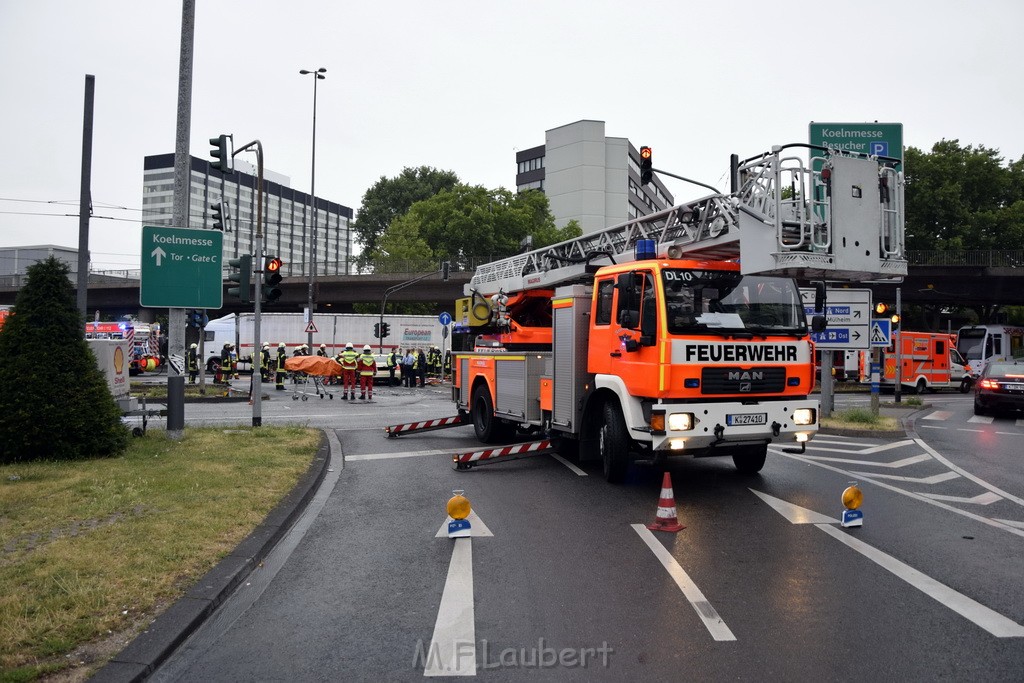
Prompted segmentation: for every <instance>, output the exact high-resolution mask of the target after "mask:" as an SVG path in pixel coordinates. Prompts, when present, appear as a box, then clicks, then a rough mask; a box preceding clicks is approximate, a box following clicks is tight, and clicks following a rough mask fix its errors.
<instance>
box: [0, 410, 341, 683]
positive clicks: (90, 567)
mask: <svg viewBox="0 0 1024 683" xmlns="http://www.w3.org/2000/svg"><path fill="white" fill-rule="evenodd" d="M325 442H326V439H325V438H324V437H323V435H322V433H321V432H320V431H319V430H315V429H308V428H299V427H262V428H260V429H256V430H254V429H252V428H248V427H242V426H239V427H237V428H233V429H217V428H196V429H189V430H187V431H186V432H185V436H184V438H183V439H182V440H181V441H177V442H175V441H171V440H168V439H167V438H166V435H165V434H164V433H163V432H150V433H149V434H148V435H147V436H145V437H142V438H137V439H132V441H131V443H130V446H129V450H128V451H126V453H125V454H124V455H123V456H122V457H117V458H109V459H96V460H86V461H76V462H33V463H19V464H15V465H5V466H2V467H0V492H2V494H0V518H2V520H3V521H2V524H0V679H3V680H31V679H33V678H36V677H38V676H40V675H44V674H52V673H56V672H63V673H65V674H67V675H68V676H70V680H79V679H82V678H84V677H85V676H86V675H87V674H88V673H90V672H91V671H93V670H95V669H96V668H97V667H98V666H100V665H102V664H103V663H104V662H105V661H106V660H107V659H108V658H110V657H111V656H112V655H114V654H115V653H117V652H118V651H121V650H122V648H125V645H126V644H128V643H129V642H132V641H133V639H135V637H136V636H137V635H138V634H139V633H142V632H144V631H145V632H152V631H155V630H159V628H158V627H159V622H160V619H158V620H157V623H156V624H154V623H153V620H154V618H156V617H157V616H158V615H160V614H161V613H162V612H164V610H167V614H168V615H169V617H173V619H171V620H174V619H178V618H180V617H181V616H182V615H183V613H181V612H182V608H181V605H182V604H192V606H193V607H198V608H199V610H200V612H202V610H203V609H212V607H213V606H215V605H216V604H217V603H218V602H219V601H220V600H221V599H223V597H224V595H226V594H227V591H229V590H230V589H231V588H232V587H233V586H234V585H236V584H237V582H238V581H239V580H241V578H242V577H243V576H244V575H246V574H247V573H248V571H250V570H251V569H252V566H253V565H254V564H255V563H258V561H259V559H257V558H261V557H262V556H261V555H259V553H260V552H261V551H263V549H265V548H266V547H267V544H268V543H269V542H272V540H273V539H274V538H277V536H278V535H279V534H280V533H282V532H283V531H284V530H286V528H287V527H288V526H289V525H290V524H291V522H292V519H293V515H294V514H295V511H296V510H301V508H302V506H303V504H304V502H305V501H306V500H308V496H309V495H311V493H312V491H314V490H315V488H316V485H317V483H318V482H319V480H320V478H321V477H322V476H323V470H324V469H325V462H326V459H327V455H328V453H327V448H326V443H325ZM222 560H223V562H222ZM200 579H201V580H200ZM182 598H187V599H182ZM168 606H171V608H170V609H168ZM178 613H181V614H178ZM197 616H201V614H198V615H197ZM164 619H165V620H167V618H164ZM181 626H182V625H181V624H171V625H170V626H169V627H168V628H170V629H172V630H173V629H180V628H181ZM165 630H166V629H165ZM138 640H139V641H142V640H145V639H144V638H139V639H138ZM171 640H173V639H171ZM150 641H155V638H152V637H151V638H150ZM132 646H134V647H135V650H136V655H138V654H139V653H142V655H143V657H150V656H154V653H157V652H158V650H160V649H161V648H164V649H166V643H164V644H160V643H156V642H150V643H148V644H147V643H140V644H139V645H138V646H136V644H135V643H132ZM132 646H129V648H126V649H125V652H128V651H129V650H132ZM129 654H131V653H129ZM120 658H121V655H118V657H115V660H118V659H120ZM128 659H135V660H138V659H140V657H138V656H130V657H128ZM152 661H153V660H150V662H149V663H152ZM149 663H146V662H138V661H134V662H129V664H130V666H134V667H135V668H137V669H140V670H142V669H145V668H146V667H147V666H148V664H149ZM108 668H109V667H108ZM128 679H130V677H129V678H125V679H124V680H128Z"/></svg>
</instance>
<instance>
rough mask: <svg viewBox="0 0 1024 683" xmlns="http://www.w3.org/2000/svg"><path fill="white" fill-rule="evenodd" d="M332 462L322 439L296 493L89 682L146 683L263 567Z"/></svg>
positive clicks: (325, 438) (327, 447)
mask: <svg viewBox="0 0 1024 683" xmlns="http://www.w3.org/2000/svg"><path fill="white" fill-rule="evenodd" d="M330 461H331V450H330V442H329V441H328V439H327V435H326V434H324V433H321V435H320V446H319V447H318V448H317V452H316V456H315V457H314V458H313V462H312V463H310V465H309V468H308V469H307V470H306V473H305V474H303V475H302V478H301V479H299V482H298V483H297V484H296V485H295V488H293V489H292V491H291V492H290V493H289V494H288V495H287V496H285V497H284V498H283V499H282V500H281V502H280V503H278V504H277V506H276V507H274V509H273V510H271V511H270V513H269V514H268V515H267V516H266V518H265V519H264V520H263V522H262V523H261V524H260V525H259V526H257V527H256V528H255V529H254V530H253V531H252V533H251V534H249V535H248V536H247V537H246V538H245V539H244V540H243V541H242V542H241V543H239V544H238V547H236V548H235V549H234V550H233V551H232V552H231V554H230V555H228V556H227V557H225V558H224V559H223V560H221V561H220V562H219V563H217V565H216V566H215V567H214V568H213V569H211V570H210V571H208V572H207V573H206V574H205V575H203V576H202V578H200V579H199V580H198V581H197V582H196V584H195V585H194V586H192V588H191V589H189V591H188V592H187V593H186V594H185V595H184V596H182V597H181V598H180V599H179V600H177V601H176V602H175V603H174V604H173V605H171V606H170V607H169V608H167V610H166V611H164V612H163V613H162V614H160V616H158V617H157V618H156V619H155V620H154V621H153V623H152V624H150V626H149V628H147V629H146V630H145V631H143V632H142V633H140V634H139V635H138V636H136V638H135V639H134V640H133V641H132V642H130V643H128V645H127V646H125V648H124V649H123V650H121V651H120V652H119V653H117V654H116V655H115V656H114V657H113V658H112V659H111V660H110V661H109V662H107V664H106V665H104V666H103V668H101V669H100V670H99V671H97V672H96V674H95V675H93V676H92V677H91V678H90V679H89V680H90V681H93V682H95V683H108V682H117V683H130V682H131V683H134V682H135V681H142V680H145V679H146V678H147V677H148V676H150V674H152V673H153V672H154V671H155V670H156V668H157V667H158V666H160V664H162V663H163V662H164V660H166V659H167V658H168V657H169V656H170V655H171V653H173V652H174V650H175V649H176V648H177V647H178V646H179V645H181V643H183V642H184V641H185V639H186V638H188V637H189V636H190V635H192V633H193V632H194V631H195V630H196V629H197V628H198V627H199V626H200V625H201V624H202V623H203V622H204V621H205V620H206V619H207V617H209V616H210V615H211V614H212V613H213V611H214V610H215V609H217V607H218V606H219V605H220V604H221V603H222V602H224V600H225V599H226V598H227V597H228V596H229V595H231V593H232V591H234V589H235V587H236V586H238V585H239V584H240V583H241V582H242V581H244V580H245V579H246V577H248V576H249V574H250V573H251V572H252V570H253V569H254V568H255V567H257V566H259V564H260V562H262V561H263V558H265V557H266V556H267V555H268V554H269V553H270V551H271V549H273V547H274V545H275V544H276V543H277V542H278V540H280V538H281V537H282V536H283V535H284V534H285V533H286V532H287V531H288V529H289V528H291V526H292V524H293V523H294V522H295V520H296V519H298V517H299V515H300V514H301V513H302V511H303V510H304V509H305V508H306V505H308V504H309V501H310V500H312V498H313V495H314V494H315V493H316V490H317V488H318V487H319V486H320V482H321V481H322V480H323V478H324V475H325V474H326V472H327V468H328V466H329V465H330Z"/></svg>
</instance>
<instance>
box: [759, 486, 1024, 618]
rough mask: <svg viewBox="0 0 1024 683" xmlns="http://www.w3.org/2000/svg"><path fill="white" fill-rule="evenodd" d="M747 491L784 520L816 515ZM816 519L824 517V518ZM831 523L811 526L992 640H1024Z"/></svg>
mask: <svg viewBox="0 0 1024 683" xmlns="http://www.w3.org/2000/svg"><path fill="white" fill-rule="evenodd" d="M750 490H751V491H752V492H753V493H755V494H756V495H757V496H758V497H759V498H761V499H762V500H764V501H765V502H766V503H768V504H769V505H771V506H772V507H773V508H774V509H776V510H777V511H778V512H779V514H781V515H782V516H783V517H786V519H790V518H789V517H788V516H787V514H786V512H784V510H789V511H792V510H799V511H803V512H804V513H808V514H810V515H818V513H817V512H814V511H813V510H807V509H806V508H802V507H799V506H797V505H793V504H792V503H788V502H786V501H784V500H779V499H778V498H772V497H771V496H769V495H767V494H764V493H760V492H758V491H754V490H753V489H750ZM772 501H777V504H779V506H778V507H776V504H773V503H772ZM818 516H820V517H824V515H818ZM798 519H799V520H801V521H793V520H792V519H790V521H791V522H793V523H794V524H805V523H806V522H804V521H802V520H803V517H802V516H798ZM826 519H827V518H826ZM997 521H998V520H997ZM831 522H832V520H830V523H828V524H815V525H814V526H815V527H816V528H818V529H821V530H822V531H824V532H825V533H826V534H828V535H829V536H831V537H832V538H834V539H836V540H837V541H840V542H841V543H843V544H845V545H846V546H847V547H849V548H852V549H853V550H856V551H857V552H858V553H860V554H861V555H863V556H864V557H866V558H868V559H869V560H871V561H872V562H874V563H875V564H877V565H878V566H880V567H882V568H883V569H886V570H888V571H889V572H892V574H893V575H895V576H896V577H898V578H900V579H903V580H904V581H906V582H907V583H909V584H910V585H911V586H913V587H914V588H916V589H918V590H919V591H921V592H922V593H924V594H925V595H927V596H928V597H930V598H932V599H933V600H935V601H936V602H938V603H939V604H941V605H944V606H946V607H948V608H949V609H951V610H953V611H954V612H956V613H957V614H959V615H960V616H962V617H964V618H965V619H967V620H969V621H971V622H973V623H975V624H977V625H978V626H980V627H981V628H983V629H985V630H986V631H988V632H989V633H991V634H992V635H994V636H995V637H997V638H1024V626H1021V625H1020V624H1018V623H1017V622H1015V621H1012V620H1010V619H1008V618H1006V617H1004V616H1003V615H1002V614H999V613H998V612H996V611H994V610H991V609H989V608H988V607H985V606H984V605H982V604H981V603H979V602H977V601H975V600H972V599H971V598H969V597H967V596H966V595H964V594H963V593H958V592H956V591H955V590H953V589H952V588H950V587H949V586H947V585H945V584H944V583H940V582H939V581H936V580H935V579H933V578H932V577H930V576H928V575H926V574H923V573H921V572H919V571H918V570H916V569H914V568H913V567H911V566H910V565H908V564H906V563H904V562H901V561H899V560H897V559H896V558H895V557H893V556H892V555H887V554H886V553H883V552H882V551H881V550H879V549H878V548H875V547H874V546H871V545H868V544H867V543H865V542H863V541H861V540H858V539H856V538H854V537H853V535H851V534H850V533H848V532H846V531H844V530H842V529H839V528H837V527H835V526H833V525H832V523H831Z"/></svg>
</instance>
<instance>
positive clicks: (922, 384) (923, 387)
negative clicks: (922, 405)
mask: <svg viewBox="0 0 1024 683" xmlns="http://www.w3.org/2000/svg"><path fill="white" fill-rule="evenodd" d="M914 390H915V391H916V392H917V393H918V394H923V393H924V392H926V391H928V381H927V380H926V379H925V378H924V377H922V378H921V379H919V380H917V384H916V385H914Z"/></svg>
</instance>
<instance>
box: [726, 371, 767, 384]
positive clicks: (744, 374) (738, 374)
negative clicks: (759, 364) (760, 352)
mask: <svg viewBox="0 0 1024 683" xmlns="http://www.w3.org/2000/svg"><path fill="white" fill-rule="evenodd" d="M729 379H734V380H742V379H745V380H754V379H756V380H762V379H764V372H763V371H761V370H735V371H732V372H730V373H729ZM747 383H748V384H749V382H747Z"/></svg>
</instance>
